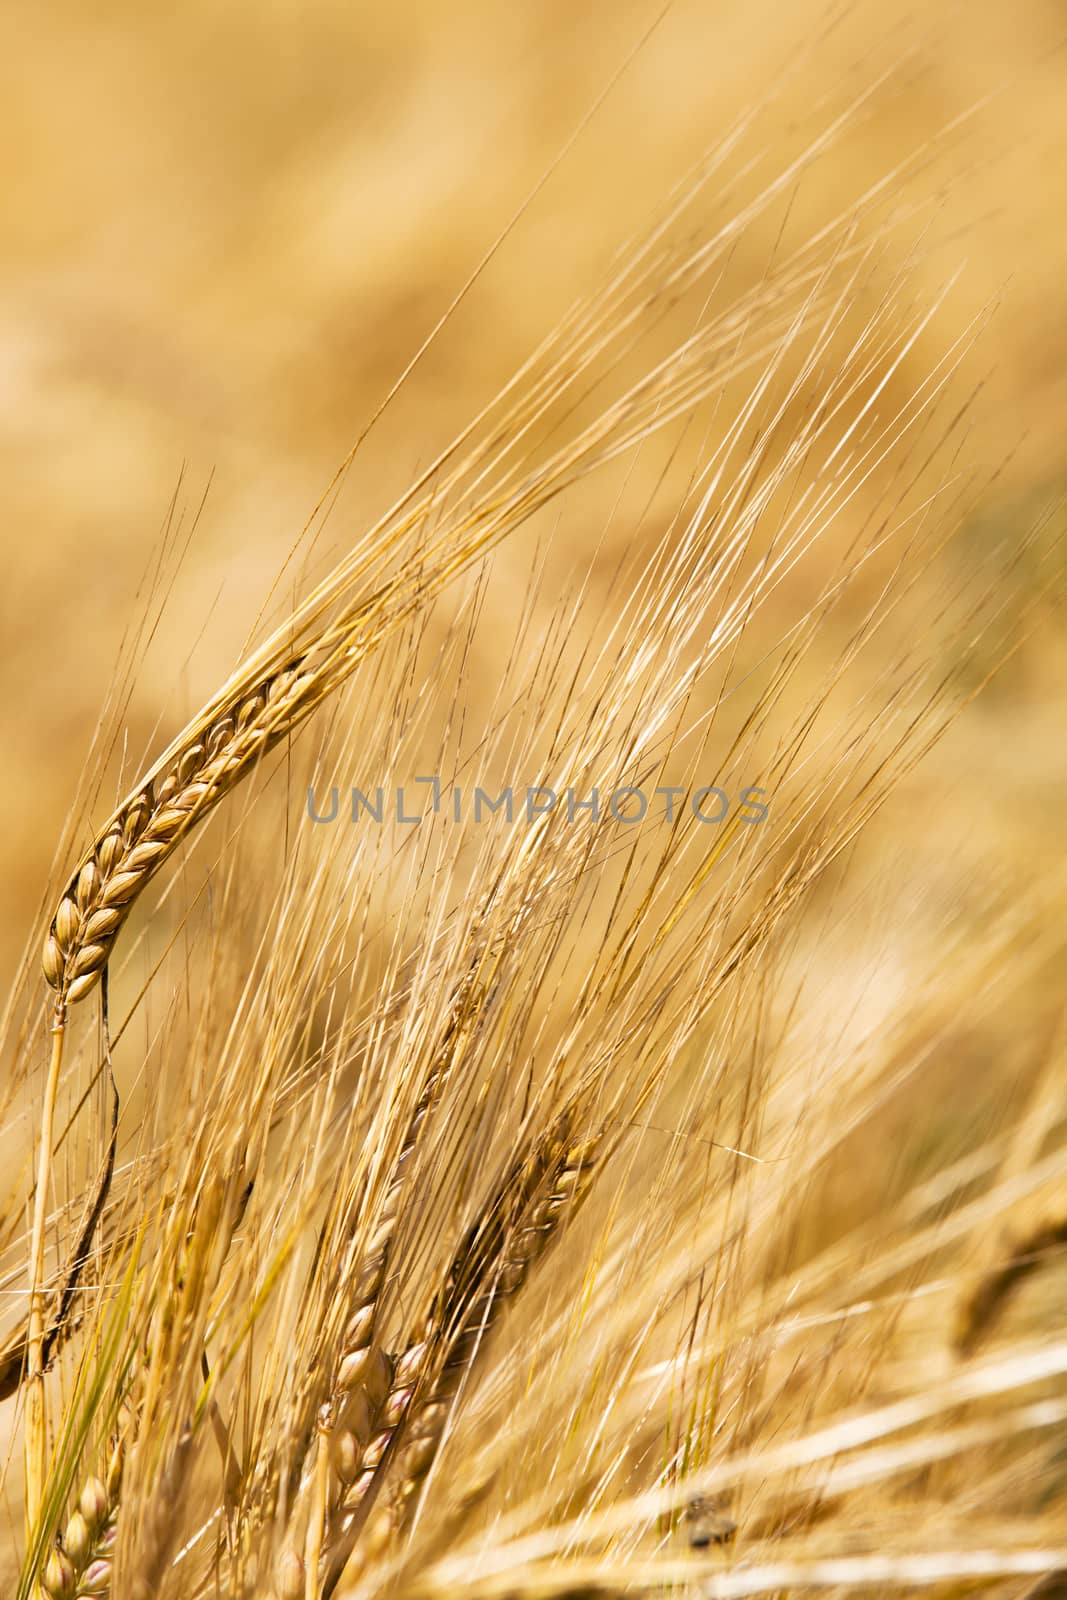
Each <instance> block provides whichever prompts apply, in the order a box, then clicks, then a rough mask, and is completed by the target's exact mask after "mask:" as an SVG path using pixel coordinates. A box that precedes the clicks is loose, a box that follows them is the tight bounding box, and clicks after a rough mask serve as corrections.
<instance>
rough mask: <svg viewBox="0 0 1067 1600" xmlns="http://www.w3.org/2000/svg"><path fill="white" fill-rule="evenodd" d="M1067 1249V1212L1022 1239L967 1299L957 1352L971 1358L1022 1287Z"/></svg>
mask: <svg viewBox="0 0 1067 1600" xmlns="http://www.w3.org/2000/svg"><path fill="white" fill-rule="evenodd" d="M1064 1246H1067V1213H1063V1214H1058V1215H1055V1216H1051V1217H1046V1218H1045V1219H1044V1220H1043V1221H1042V1222H1040V1223H1039V1224H1037V1226H1036V1227H1033V1228H1031V1229H1030V1231H1029V1232H1028V1233H1026V1234H1024V1235H1022V1237H1020V1238H1018V1239H1017V1240H1016V1241H1015V1243H1014V1245H1013V1246H1012V1247H1011V1249H1010V1251H1009V1252H1008V1255H1007V1258H1006V1260H1004V1261H1003V1262H1002V1263H1001V1264H1000V1266H998V1267H997V1268H996V1270H995V1271H993V1272H990V1273H988V1274H987V1275H986V1276H985V1277H984V1278H983V1279H982V1281H981V1282H980V1283H979V1284H978V1285H977V1287H976V1288H975V1289H974V1291H973V1293H972V1294H971V1295H970V1296H969V1297H968V1299H967V1300H966V1302H965V1304H964V1306H963V1308H962V1311H961V1313H960V1317H959V1323H958V1328H957V1333H956V1350H957V1353H958V1354H959V1355H961V1356H967V1355H971V1354H972V1353H973V1351H974V1350H975V1349H976V1348H977V1346H978V1345H979V1344H980V1343H981V1341H982V1339H984V1338H985V1336H986V1335H987V1334H988V1332H989V1330H990V1328H991V1327H992V1326H993V1323H994V1322H995V1321H996V1319H997V1317H998V1316H999V1315H1000V1313H1001V1311H1002V1310H1003V1309H1004V1306H1005V1304H1006V1302H1007V1301H1008V1299H1009V1297H1010V1296H1011V1295H1012V1294H1013V1293H1014V1292H1015V1290H1016V1289H1017V1288H1018V1286H1019V1285H1020V1284H1021V1283H1023V1282H1024V1281H1025V1280H1026V1279H1027V1278H1029V1277H1030V1276H1031V1275H1032V1274H1033V1273H1034V1272H1036V1271H1037V1270H1038V1268H1039V1267H1041V1266H1042V1265H1043V1264H1044V1258H1045V1257H1046V1256H1047V1255H1048V1254H1049V1252H1051V1251H1054V1250H1057V1249H1062V1248H1063V1247H1064Z"/></svg>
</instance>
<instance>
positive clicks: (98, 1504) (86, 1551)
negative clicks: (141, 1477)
mask: <svg viewBox="0 0 1067 1600" xmlns="http://www.w3.org/2000/svg"><path fill="white" fill-rule="evenodd" d="M123 1460H124V1447H123V1444H122V1441H121V1440H119V1442H118V1443H117V1444H116V1445H115V1447H114V1449H113V1450H112V1452H111V1460H110V1462H109V1464H108V1470H107V1477H106V1479H102V1478H95V1477H94V1478H88V1479H87V1480H86V1482H85V1483H84V1485H83V1486H82V1491H81V1494H80V1495H79V1496H78V1506H77V1510H76V1511H75V1512H74V1513H73V1515H72V1516H71V1517H70V1519H69V1520H68V1522H67V1525H66V1527H65V1528H64V1530H63V1534H62V1537H61V1538H60V1539H58V1540H57V1541H56V1548H55V1549H54V1550H53V1551H52V1553H51V1555H50V1556H49V1557H48V1560H47V1561H46V1563H45V1567H44V1572H43V1574H42V1577H41V1590H42V1593H43V1594H44V1595H46V1596H48V1600H75V1597H77V1600H83V1597H84V1600H89V1597H90V1596H92V1597H93V1600H108V1597H109V1596H110V1595H111V1580H112V1572H113V1565H114V1552H115V1537H116V1531H117V1524H118V1510H119V1496H120V1492H121V1486H122V1468H123Z"/></svg>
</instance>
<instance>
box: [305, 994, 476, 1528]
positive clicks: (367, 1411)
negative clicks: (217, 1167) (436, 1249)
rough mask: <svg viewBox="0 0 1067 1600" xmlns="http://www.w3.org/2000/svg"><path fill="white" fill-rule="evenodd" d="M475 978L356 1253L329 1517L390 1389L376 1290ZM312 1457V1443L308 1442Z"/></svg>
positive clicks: (337, 1393)
mask: <svg viewBox="0 0 1067 1600" xmlns="http://www.w3.org/2000/svg"><path fill="white" fill-rule="evenodd" d="M475 976H476V968H473V967H472V968H471V970H470V971H469V972H468V973H467V974H466V976H465V977H464V978H463V980H462V981H461V983H460V984H459V985H458V986H457V989H456V992H455V996H454V999H453V1002H452V1005H451V1006H450V1008H449V1013H448V1020H447V1022H446V1024H445V1028H444V1031H443V1035H442V1038H441V1042H440V1044H439V1046H438V1048H437V1050H436V1051H435V1053H434V1057H433V1060H432V1062H431V1065H430V1069H429V1071H428V1073H427V1074H426V1079H425V1082H424V1083H423V1086H422V1090H421V1091H420V1094H419V1098H418V1100H417V1102H416V1104H415V1109H414V1111H413V1112H412V1113H411V1116H410V1118H409V1120H408V1124H407V1128H406V1130H405V1134H404V1140H403V1143H402V1145H401V1147H400V1151H399V1154H398V1155H397V1157H396V1160H395V1162H394V1164H393V1169H392V1172H391V1173H390V1176H389V1183H388V1187H387V1188H386V1192H385V1196H384V1199H383V1200H382V1204H381V1207H380V1210H379V1213H378V1217H377V1220H376V1223H375V1227H374V1232H373V1233H372V1235H371V1237H370V1239H369V1241H368V1242H367V1244H366V1246H365V1248H364V1251H363V1254H362V1256H361V1258H360V1264H359V1268H358V1271H357V1274H356V1278H355V1281H354V1284H353V1286H352V1290H351V1304H352V1310H351V1313H350V1315H349V1318H348V1322H347V1324H346V1326H345V1331H344V1335H343V1338H342V1341H341V1352H340V1356H339V1357H338V1360H337V1365H336V1367H335V1369H334V1380H333V1385H332V1389H331V1394H330V1401H329V1404H330V1407H331V1428H330V1460H331V1466H332V1469H333V1478H334V1482H335V1492H334V1494H333V1500H332V1504H333V1509H334V1511H335V1512H337V1511H338V1508H339V1506H340V1503H341V1502H342V1501H343V1500H344V1499H345V1497H346V1496H348V1495H349V1493H350V1491H352V1486H353V1484H354V1483H355V1482H356V1480H357V1479H358V1478H359V1477H360V1475H361V1473H362V1472H363V1471H364V1468H363V1457H364V1452H365V1451H366V1449H367V1448H368V1446H369V1444H370V1441H371V1438H372V1435H374V1434H375V1433H376V1431H378V1430H379V1425H380V1414H381V1410H382V1406H383V1404H384V1402H385V1400H386V1397H387V1396H388V1394H389V1392H390V1389H391V1386H392V1384H393V1378H394V1372H393V1362H392V1359H391V1358H390V1356H389V1355H387V1354H386V1352H385V1350H384V1349H383V1348H382V1346H381V1344H380V1342H379V1341H378V1338H377V1323H378V1314H379V1310H380V1307H381V1300H382V1293H383V1290H384V1287H385V1280H386V1277H387V1275H388V1271H389V1263H390V1258H391V1255H392V1250H393V1244H394V1241H395V1238H396V1231H397V1224H398V1221H399V1215H400V1205H401V1201H402V1199H403V1197H404V1194H405V1192H406V1189H407V1185H408V1179H409V1177H410V1172H411V1164H412V1161H413V1160H414V1156H415V1151H416V1149H417V1147H418V1143H419V1140H420V1138H421V1136H422V1134H423V1132H424V1130H425V1126H426V1121H427V1118H428V1117H429V1116H430V1115H431V1113H432V1111H433V1109H434V1107H435V1105H436V1104H437V1102H438V1100H439V1099H440V1097H441V1094H442V1093H443V1091H444V1088H445V1085H446V1083H447V1082H448V1079H449V1076H450V1074H451V1071H452V1067H453V1065H454V1063H455V1060H456V1053H457V1050H458V1048H459V1045H460V1041H461V1038H462V1036H463V1035H464V1034H465V1033H466V1032H467V1031H468V1029H469V1026H470V1024H471V1021H472V1018H473V1016H474V1014H475V1013H476V1011H477V1008H478V1006H479V1004H480V1003H481V1001H482V1000H483V999H484V993H485V991H484V989H483V988H480V987H478V986H477V985H476V983H475ZM317 1459H318V1443H316V1460H317ZM313 1481H314V1468H313V1466H307V1465H306V1466H305V1469H304V1471H303V1473H302V1474H301V1496H302V1497H304V1498H305V1500H306V1497H307V1496H309V1495H310V1494H311V1491H312V1484H313ZM301 1520H302V1518H301V1512H300V1508H299V1505H298V1506H297V1507H296V1508H295V1509H294V1514H293V1516H292V1518H291V1526H292V1527H293V1529H294V1530H295V1531H297V1532H298V1531H299V1525H300V1523H301ZM286 1554H288V1555H296V1554H297V1552H296V1550H295V1548H294V1547H293V1545H292V1544H290V1545H289V1547H288V1548H287V1551H286Z"/></svg>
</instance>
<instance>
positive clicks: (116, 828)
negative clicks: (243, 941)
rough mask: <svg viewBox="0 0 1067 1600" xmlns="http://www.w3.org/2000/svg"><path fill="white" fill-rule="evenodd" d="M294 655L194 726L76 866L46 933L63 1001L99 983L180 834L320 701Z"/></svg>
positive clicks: (48, 961)
mask: <svg viewBox="0 0 1067 1600" xmlns="http://www.w3.org/2000/svg"><path fill="white" fill-rule="evenodd" d="M302 667H303V658H302V657H297V658H294V659H293V660H292V661H290V662H288V663H286V664H285V666H283V667H282V668H281V669H280V670H279V671H278V672H275V673H272V674H271V675H270V676H269V677H266V678H264V680H263V681H262V682H261V683H260V684H258V685H257V686H256V687H255V688H254V689H252V690H251V692H246V693H244V694H241V695H238V696H235V697H234V699H233V701H232V702H231V703H230V704H228V705H224V706H223V708H222V709H221V710H220V711H219V712H218V713H217V714H216V715H215V716H214V717H213V718H212V720H211V721H210V722H209V723H207V725H206V726H200V725H197V724H195V723H194V724H193V725H192V731H191V732H190V733H189V735H188V737H187V738H186V739H185V741H184V743H182V744H181V745H179V747H178V749H177V750H176V752H175V753H174V755H173V757H172V759H171V761H170V762H169V763H168V764H167V767H166V769H165V770H164V771H163V772H162V773H159V774H156V775H154V776H152V777H150V778H148V779H146V780H145V781H144V782H143V783H142V784H141V785H140V786H139V787H138V788H137V789H136V790H135V791H134V793H133V794H132V795H130V796H129V798H128V799H126V800H125V801H124V802H123V804H122V805H121V806H120V807H119V809H118V811H116V812H115V814H114V816H112V817H111V819H110V820H109V821H108V822H107V823H106V824H105V826H104V828H103V830H102V831H101V833H100V834H99V835H98V836H97V838H96V839H95V840H94V841H93V844H92V847H91V849H90V850H89V851H88V853H87V854H86V856H85V857H84V859H83V860H82V861H81V862H80V863H79V865H78V867H77V868H76V869H75V871H74V873H73V875H72V877H71V879H70V882H69V883H68V885H67V887H66V889H65V891H64V893H63V895H62V896H61V898H60V902H59V905H58V906H57V908H56V913H55V916H54V917H53V918H52V921H51V924H50V925H49V929H48V933H47V935H46V937H45V942H44V951H43V954H42V966H43V968H44V975H45V978H46V979H47V981H48V983H49V984H50V985H51V986H52V988H53V989H54V990H55V991H56V995H57V999H58V1002H59V1003H61V1004H64V1003H65V1004H74V1003H75V1002H76V1001H78V1000H82V999H84V997H85V996H86V995H87V994H89V993H90V992H91V990H92V989H93V988H94V987H95V985H96V983H97V981H98V980H99V977H100V974H101V972H102V971H103V968H104V964H105V962H106V961H107V959H108V957H109V956H110V954H111V950H112V947H113V945H114V943H115V940H116V938H117V937H118V933H119V930H120V929H121V927H122V924H123V923H124V922H125V920H126V918H127V916H128V915H129V913H130V911H131V909H132V907H133V904H134V901H135V900H136V899H137V897H138V895H139V894H140V893H141V891H142V889H144V887H145V886H146V884H147V883H148V881H149V879H150V878H151V877H152V876H153V875H154V874H155V873H156V872H158V870H159V868H160V867H161V866H162V865H163V863H164V862H165V861H166V860H167V858H168V856H170V854H171V853H172V852H173V850H174V849H175V848H176V846H177V845H178V843H179V842H180V841H181V840H182V839H184V837H185V836H186V834H188V833H189V832H190V830H191V829H192V828H193V827H195V825H196V824H197V823H198V822H199V821H201V819H202V818H203V817H205V816H206V815H207V814H208V812H209V811H210V810H211V809H212V807H213V806H214V805H215V804H216V803H217V801H219V800H220V799H221V798H222V796H223V795H224V794H226V793H227V791H228V790H230V789H232V788H233V787H234V785H235V784H236V783H238V782H239V781H240V779H241V778H243V777H244V775H245V774H246V773H247V772H248V771H249V770H250V769H251V767H252V766H253V765H254V764H255V762H256V761H258V760H259V759H260V758H261V757H262V756H264V755H266V754H267V753H268V752H269V751H270V750H271V749H273V748H274V746H275V745H277V744H278V743H279V741H280V740H281V739H283V738H284V737H285V736H286V734H288V733H290V732H291V731H292V730H293V729H294V728H295V727H296V726H297V724H298V723H299V722H301V721H302V720H303V718H304V717H305V716H307V715H308V714H309V712H310V711H312V710H313V709H314V706H315V704H316V682H315V677H314V674H312V673H309V672H305V671H303V670H302Z"/></svg>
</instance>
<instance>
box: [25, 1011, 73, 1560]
mask: <svg viewBox="0 0 1067 1600" xmlns="http://www.w3.org/2000/svg"><path fill="white" fill-rule="evenodd" d="M65 1027H66V1007H65V1005H64V1004H63V1002H62V1001H61V1000H60V1001H57V1002H56V1006H55V1010H54V1011H53V1013H52V1055H51V1060H50V1061H49V1064H48V1078H47V1080H46V1082H45V1091H44V1106H43V1107H42V1110H41V1145H40V1149H39V1151H38V1154H37V1189H36V1192H35V1194H34V1199H33V1232H32V1234H31V1236H30V1321H29V1337H28V1341H27V1376H28V1378H29V1387H28V1391H27V1395H26V1434H25V1450H26V1536H27V1539H28V1540H32V1539H33V1536H34V1534H35V1532H36V1530H37V1524H38V1522H39V1520H40V1516H41V1505H42V1502H43V1499H44V1482H45V1461H46V1455H47V1443H48V1418H47V1413H46V1409H45V1394H44V1289H43V1282H44V1234H45V1219H46V1217H47V1214H48V1184H49V1179H50V1177H51V1172H52V1141H53V1137H54V1125H55V1116H56V1095H57V1093H58V1090H59V1074H60V1069H61V1067H62V1065H63V1035H64V1031H65Z"/></svg>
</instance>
